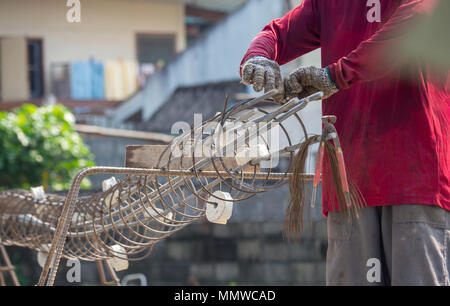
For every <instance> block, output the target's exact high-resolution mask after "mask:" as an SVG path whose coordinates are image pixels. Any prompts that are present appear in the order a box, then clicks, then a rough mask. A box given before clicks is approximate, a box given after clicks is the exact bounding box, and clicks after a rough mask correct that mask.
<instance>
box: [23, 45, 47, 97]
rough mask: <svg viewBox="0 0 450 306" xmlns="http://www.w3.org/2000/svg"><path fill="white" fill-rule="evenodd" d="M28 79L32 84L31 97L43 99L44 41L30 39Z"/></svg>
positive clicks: (28, 46)
mask: <svg viewBox="0 0 450 306" xmlns="http://www.w3.org/2000/svg"><path fill="white" fill-rule="evenodd" d="M27 48H28V79H29V84H30V97H31V98H32V99H38V98H42V96H43V95H44V82H43V76H44V74H43V65H42V40H40V39H28V41H27Z"/></svg>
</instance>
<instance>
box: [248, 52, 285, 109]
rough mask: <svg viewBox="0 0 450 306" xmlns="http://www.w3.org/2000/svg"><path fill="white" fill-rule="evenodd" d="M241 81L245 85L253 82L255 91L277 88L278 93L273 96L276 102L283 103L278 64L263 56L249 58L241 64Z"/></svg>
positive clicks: (281, 82) (281, 81)
mask: <svg viewBox="0 0 450 306" xmlns="http://www.w3.org/2000/svg"><path fill="white" fill-rule="evenodd" d="M241 74H242V83H243V84H245V85H251V84H253V88H254V89H255V91H258V92H259V91H261V90H263V88H264V89H265V92H268V91H271V90H272V89H279V90H280V94H279V95H276V96H274V97H273V99H274V100H275V102H276V103H279V104H281V103H283V99H284V91H283V78H282V77H281V70H280V65H278V63H277V62H275V61H272V60H270V59H268V58H265V57H263V56H255V57H252V58H249V59H248V60H247V61H246V62H245V63H244V65H242V70H241Z"/></svg>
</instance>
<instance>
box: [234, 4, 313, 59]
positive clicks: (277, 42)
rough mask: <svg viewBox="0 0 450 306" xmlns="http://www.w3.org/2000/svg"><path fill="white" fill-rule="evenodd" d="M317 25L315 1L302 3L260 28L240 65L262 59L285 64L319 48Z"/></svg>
mask: <svg viewBox="0 0 450 306" xmlns="http://www.w3.org/2000/svg"><path fill="white" fill-rule="evenodd" d="M319 27H320V22H319V16H318V15H317V6H316V0H304V1H303V2H302V4H301V5H300V6H298V7H296V8H295V9H293V10H292V11H290V12H289V13H287V15H286V16H284V17H283V18H280V19H275V20H273V21H272V22H271V23H270V24H268V25H267V26H265V27H264V29H263V31H262V32H261V33H259V34H258V35H257V36H256V37H255V38H254V39H253V41H252V43H251V44H250V47H249V49H248V51H247V53H246V54H245V56H244V58H243V59H242V62H241V66H242V65H243V64H244V63H245V61H247V60H248V59H249V58H251V57H254V56H264V57H267V58H269V59H271V60H275V61H277V62H278V63H279V64H280V65H282V64H285V63H287V62H289V61H291V60H293V59H295V58H297V57H299V56H301V55H303V54H305V53H308V52H310V51H312V50H314V49H317V48H319V47H320V28H319Z"/></svg>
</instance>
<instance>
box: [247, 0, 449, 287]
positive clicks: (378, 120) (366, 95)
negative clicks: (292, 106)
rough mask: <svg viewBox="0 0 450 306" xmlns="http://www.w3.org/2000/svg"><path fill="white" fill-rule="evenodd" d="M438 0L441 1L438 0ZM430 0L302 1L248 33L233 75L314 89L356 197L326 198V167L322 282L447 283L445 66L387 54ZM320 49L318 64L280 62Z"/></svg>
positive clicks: (293, 90) (285, 88)
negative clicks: (341, 201)
mask: <svg viewBox="0 0 450 306" xmlns="http://www.w3.org/2000/svg"><path fill="white" fill-rule="evenodd" d="M444 1H446V0H444ZM437 3H438V1H437V0H436V1H434V0H382V1H373V0H327V1H322V0H303V1H302V2H301V4H300V5H299V6H298V7H296V8H295V9H293V10H292V11H290V12H289V13H287V15H286V16H284V17H282V18H280V19H276V20H273V21H272V22H271V23H270V24H269V25H267V26H266V27H265V28H264V29H263V30H262V32H261V33H259V34H258V35H257V36H256V37H255V38H254V40H253V41H252V42H251V45H250V47H249V50H248V52H247V53H246V54H245V56H244V58H243V60H242V63H241V66H240V67H241V69H240V72H241V76H242V81H243V83H244V84H246V85H250V84H253V86H254V89H255V90H256V91H261V90H263V89H265V90H266V91H269V90H272V89H275V88H277V89H279V90H280V94H279V95H278V96H276V97H275V100H276V101H277V102H282V101H283V99H284V100H286V98H289V97H304V96H308V95H310V94H311V93H314V92H317V91H322V92H323V93H324V95H325V96H324V101H323V114H324V115H336V116H337V118H338V121H337V123H336V129H337V131H338V133H339V137H340V140H341V143H342V147H343V150H344V155H345V160H346V161H347V169H348V176H349V179H351V180H352V181H353V182H354V183H355V185H356V186H358V187H359V189H360V190H361V193H362V195H363V196H364V198H365V200H366V202H367V206H366V207H365V208H362V209H361V211H360V212H359V214H358V215H359V216H358V217H356V216H352V217H346V215H345V214H340V213H339V212H338V210H339V209H336V208H333V207H335V205H333V204H334V203H336V201H337V200H336V195H335V191H334V188H333V183H332V179H331V173H330V167H329V165H328V162H326V163H325V169H324V173H323V182H322V191H323V197H322V199H323V200H322V201H323V203H322V205H323V213H324V214H325V215H326V216H327V217H328V219H327V226H328V250H327V260H326V284H327V285H450V283H449V267H450V254H449V249H450V212H449V210H450V98H449V87H450V86H449V83H450V79H449V74H448V71H445V72H444V73H442V72H435V71H434V70H435V69H434V67H431V66H430V65H429V64H428V63H426V62H420V61H417V62H416V63H412V64H411V63H410V64H409V65H406V64H405V63H403V62H402V61H401V60H400V59H401V58H399V57H396V56H394V55H395V54H396V53H395V50H397V49H396V46H397V43H399V42H401V41H402V39H403V38H404V37H407V35H408V33H409V32H410V31H411V29H413V28H414V25H416V24H417V23H420V22H422V21H424V20H427V18H430V16H432V15H431V14H432V13H433V11H434V10H435V8H436V5H437ZM318 48H321V52H322V68H316V67H300V68H297V69H296V70H294V71H293V72H291V73H290V74H289V75H288V76H287V77H286V78H285V79H284V80H283V79H282V76H281V72H280V65H283V64H285V63H288V62H290V61H292V60H293V59H295V58H297V57H299V56H302V55H303V54H306V53H308V52H310V51H312V50H315V49H318Z"/></svg>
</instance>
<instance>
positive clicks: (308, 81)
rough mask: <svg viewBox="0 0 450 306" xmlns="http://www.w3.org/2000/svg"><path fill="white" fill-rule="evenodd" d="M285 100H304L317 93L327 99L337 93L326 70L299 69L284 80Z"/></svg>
mask: <svg viewBox="0 0 450 306" xmlns="http://www.w3.org/2000/svg"><path fill="white" fill-rule="evenodd" d="M284 88H285V92H286V97H287V98H294V97H298V98H300V99H301V98H305V97H308V96H310V95H312V94H314V93H316V92H318V91H322V92H323V94H324V97H323V99H326V98H329V97H330V96H332V95H334V94H335V93H337V92H338V91H339V89H338V88H337V87H336V85H335V84H334V82H333V80H332V79H331V76H330V74H329V71H328V68H323V69H320V68H317V67H313V66H311V67H300V68H298V69H296V70H294V71H293V72H291V74H289V76H288V77H287V78H286V79H285V80H284Z"/></svg>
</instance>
